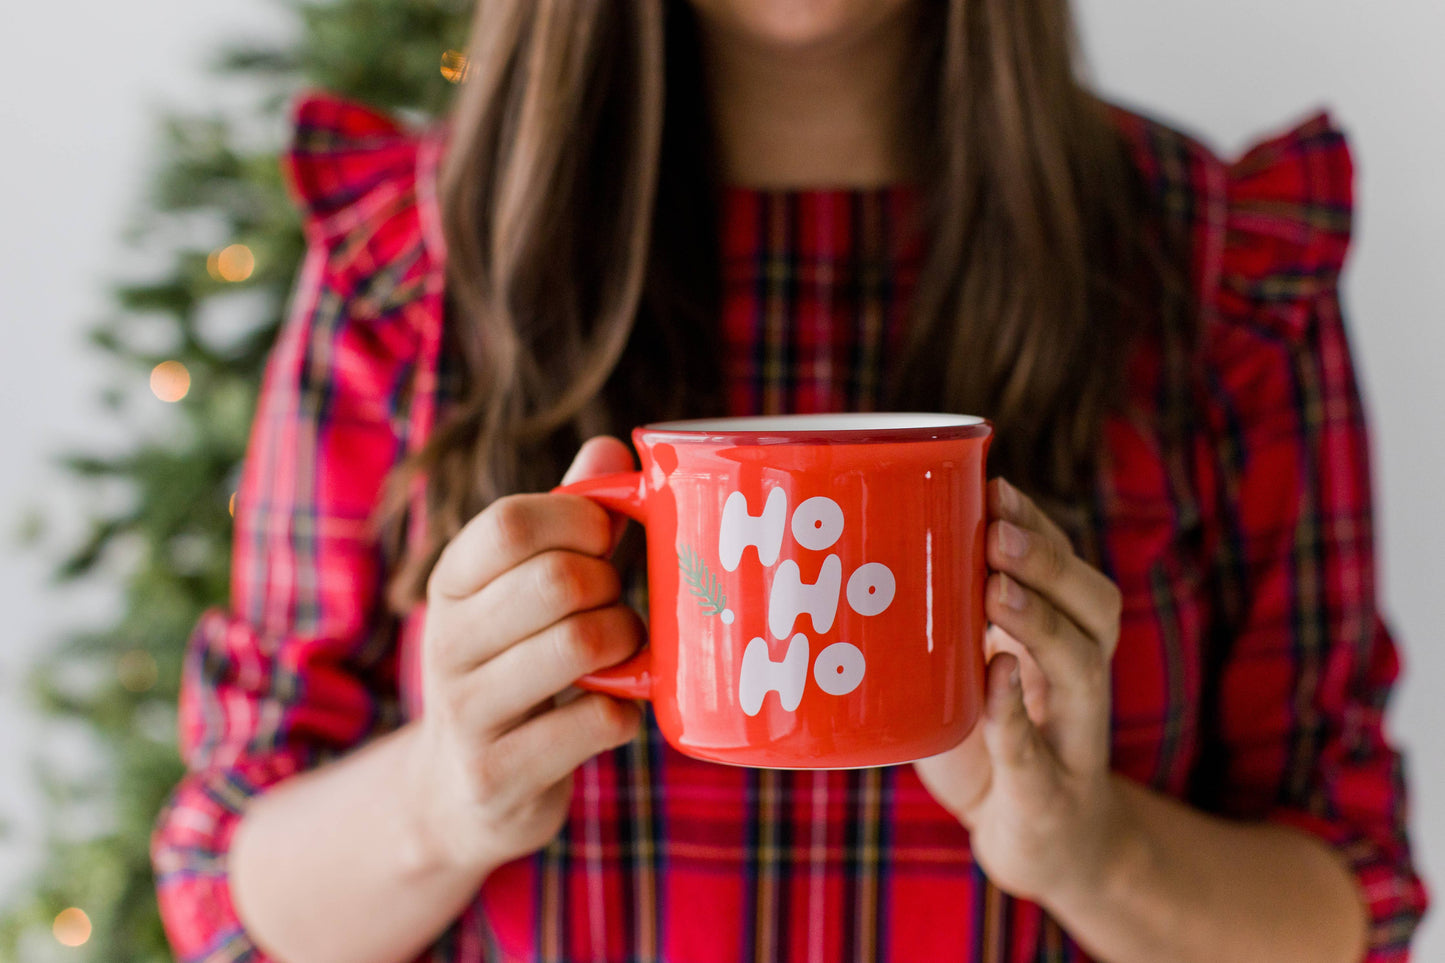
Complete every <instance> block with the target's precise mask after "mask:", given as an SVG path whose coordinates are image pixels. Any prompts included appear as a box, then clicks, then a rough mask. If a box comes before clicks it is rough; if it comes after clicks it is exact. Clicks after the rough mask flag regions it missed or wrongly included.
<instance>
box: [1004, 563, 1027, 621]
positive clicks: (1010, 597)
mask: <svg viewBox="0 0 1445 963" xmlns="http://www.w3.org/2000/svg"><path fill="white" fill-rule="evenodd" d="M998 584H999V596H1000V601H1002V602H1003V604H1004V605H1007V606H1008V607H1009V608H1011V609H1013V610H1014V611H1015V612H1019V611H1022V610H1023V607H1024V603H1025V602H1027V601H1028V599H1027V598H1025V597H1024V590H1023V589H1022V588H1021V587H1020V586H1019V584H1018V583H1017V582H1015V581H1014V580H1013V579H1011V578H1009V577H1008V576H1007V575H1004V574H1002V573H1000V574H999V577H998Z"/></svg>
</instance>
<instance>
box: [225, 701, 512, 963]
mask: <svg viewBox="0 0 1445 963" xmlns="http://www.w3.org/2000/svg"><path fill="white" fill-rule="evenodd" d="M417 735H418V732H417V726H416V724H414V723H413V724H411V725H408V726H406V727H403V728H402V729H400V730H399V731H397V732H395V733H392V734H391V735H389V736H386V737H384V738H382V739H379V740H377V741H376V742H374V743H372V744H370V745H368V746H365V747H363V748H361V749H359V750H357V751H356V752H354V753H352V754H350V755H348V756H347V757H345V758H343V759H340V760H338V761H336V762H334V763H332V764H330V765H327V766H324V767H322V768H320V769H317V770H316V771H314V772H311V773H307V774H305V775H301V776H297V777H295V778H293V779H290V780H287V781H286V782H284V783H282V784H280V785H278V786H276V787H275V788H274V789H273V790H271V791H269V792H267V793H265V794H264V795H262V796H260V797H258V798H257V799H256V800H255V801H254V802H253V803H252V805H251V807H250V808H249V809H248V810H247V813H246V815H245V817H244V819H243V820H242V822H241V826H240V828H239V829H238V830H237V833H236V837H235V839H234V841H233V843H232V846H231V851H230V869H229V872H230V878H231V888H232V894H233V898H234V899H235V902H236V908H237V911H238V912H239V914H240V916H241V918H242V920H243V921H244V923H245V926H246V929H247V932H248V933H249V934H250V935H251V937H252V938H253V939H254V940H255V941H256V942H257V943H258V944H260V946H261V947H262V948H263V949H264V950H266V952H267V953H269V954H270V955H272V956H274V957H276V958H277V959H279V960H283V961H287V963H296V961H305V963H331V961H336V963H398V961H403V960H409V959H411V958H412V957H414V956H415V955H416V954H417V953H418V952H419V951H421V950H422V949H423V948H424V947H425V946H427V945H428V944H429V943H430V942H431V941H432V940H434V939H435V938H436V936H437V935H438V934H439V933H441V931H442V930H443V929H445V928H446V926H447V925H448V924H449V923H450V922H451V921H452V920H453V919H454V918H455V917H456V916H457V915H458V914H459V913H460V912H461V910H462V909H463V908H464V907H465V906H466V904H467V903H468V902H469V901H470V900H471V899H472V898H473V897H474V896H475V894H476V892H477V889H478V887H479V886H480V885H481V882H482V880H483V879H484V878H485V875H486V873H487V869H486V868H485V867H478V866H461V865H456V864H454V862H453V861H452V860H450V859H448V858H447V853H445V852H444V851H443V850H442V847H441V846H440V845H438V843H437V842H434V841H433V840H432V839H431V838H430V837H429V836H428V834H427V833H426V831H425V830H426V827H425V826H424V825H423V821H424V817H422V816H421V813H422V811H423V807H422V806H421V800H419V799H418V798H416V797H417V795H418V790H417V787H418V785H419V784H420V781H419V780H418V779H416V778H414V777H413V774H412V773H411V772H410V768H409V767H410V766H411V764H412V760H413V759H414V757H415V753H414V752H413V751H412V744H413V743H414V742H415V741H416V738H417Z"/></svg>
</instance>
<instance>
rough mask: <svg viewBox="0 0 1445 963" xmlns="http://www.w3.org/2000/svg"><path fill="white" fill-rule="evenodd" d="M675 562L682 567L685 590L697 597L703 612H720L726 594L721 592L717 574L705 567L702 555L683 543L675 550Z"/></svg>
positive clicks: (725, 605) (725, 599) (726, 602)
mask: <svg viewBox="0 0 1445 963" xmlns="http://www.w3.org/2000/svg"><path fill="white" fill-rule="evenodd" d="M677 562H678V565H679V566H681V568H682V577H683V580H684V581H685V582H687V590H688V591H689V592H691V593H692V594H693V596H694V597H695V598H696V599H697V604H698V605H701V606H702V609H703V612H705V613H706V614H708V615H719V614H721V613H722V611H723V609H725V608H727V604H728V600H727V596H726V595H724V594H723V593H722V586H721V585H720V584H719V583H718V580H717V576H716V575H714V574H713V573H712V570H711V569H709V568H708V567H707V562H705V561H703V558H702V556H701V555H699V554H698V553H697V552H695V551H693V549H692V546H690V545H684V546H682V547H681V548H679V549H678V550H677Z"/></svg>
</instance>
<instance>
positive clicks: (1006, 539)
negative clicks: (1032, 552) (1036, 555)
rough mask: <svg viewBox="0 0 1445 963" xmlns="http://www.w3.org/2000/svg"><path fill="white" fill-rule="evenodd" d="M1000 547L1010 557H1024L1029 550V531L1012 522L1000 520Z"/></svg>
mask: <svg viewBox="0 0 1445 963" xmlns="http://www.w3.org/2000/svg"><path fill="white" fill-rule="evenodd" d="M998 547H999V551H1001V552H1003V553H1004V554H1005V555H1007V556H1008V557H1009V558H1023V557H1024V553H1025V552H1027V551H1028V550H1029V533H1028V532H1026V531H1024V530H1023V529H1022V528H1019V527H1018V526H1017V525H1014V524H1012V523H1010V522H999V523H998Z"/></svg>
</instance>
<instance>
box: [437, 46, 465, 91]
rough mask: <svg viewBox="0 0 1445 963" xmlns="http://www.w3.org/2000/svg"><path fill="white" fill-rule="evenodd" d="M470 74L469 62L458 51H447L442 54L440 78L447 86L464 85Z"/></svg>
mask: <svg viewBox="0 0 1445 963" xmlns="http://www.w3.org/2000/svg"><path fill="white" fill-rule="evenodd" d="M471 73H472V65H471V62H470V61H469V60H468V59H467V55H466V54H464V53H462V52H461V51H460V50H448V51H447V52H446V53H444V54H442V76H443V77H445V78H446V79H447V83H449V84H461V83H466V80H467V78H468V77H469V76H471Z"/></svg>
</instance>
